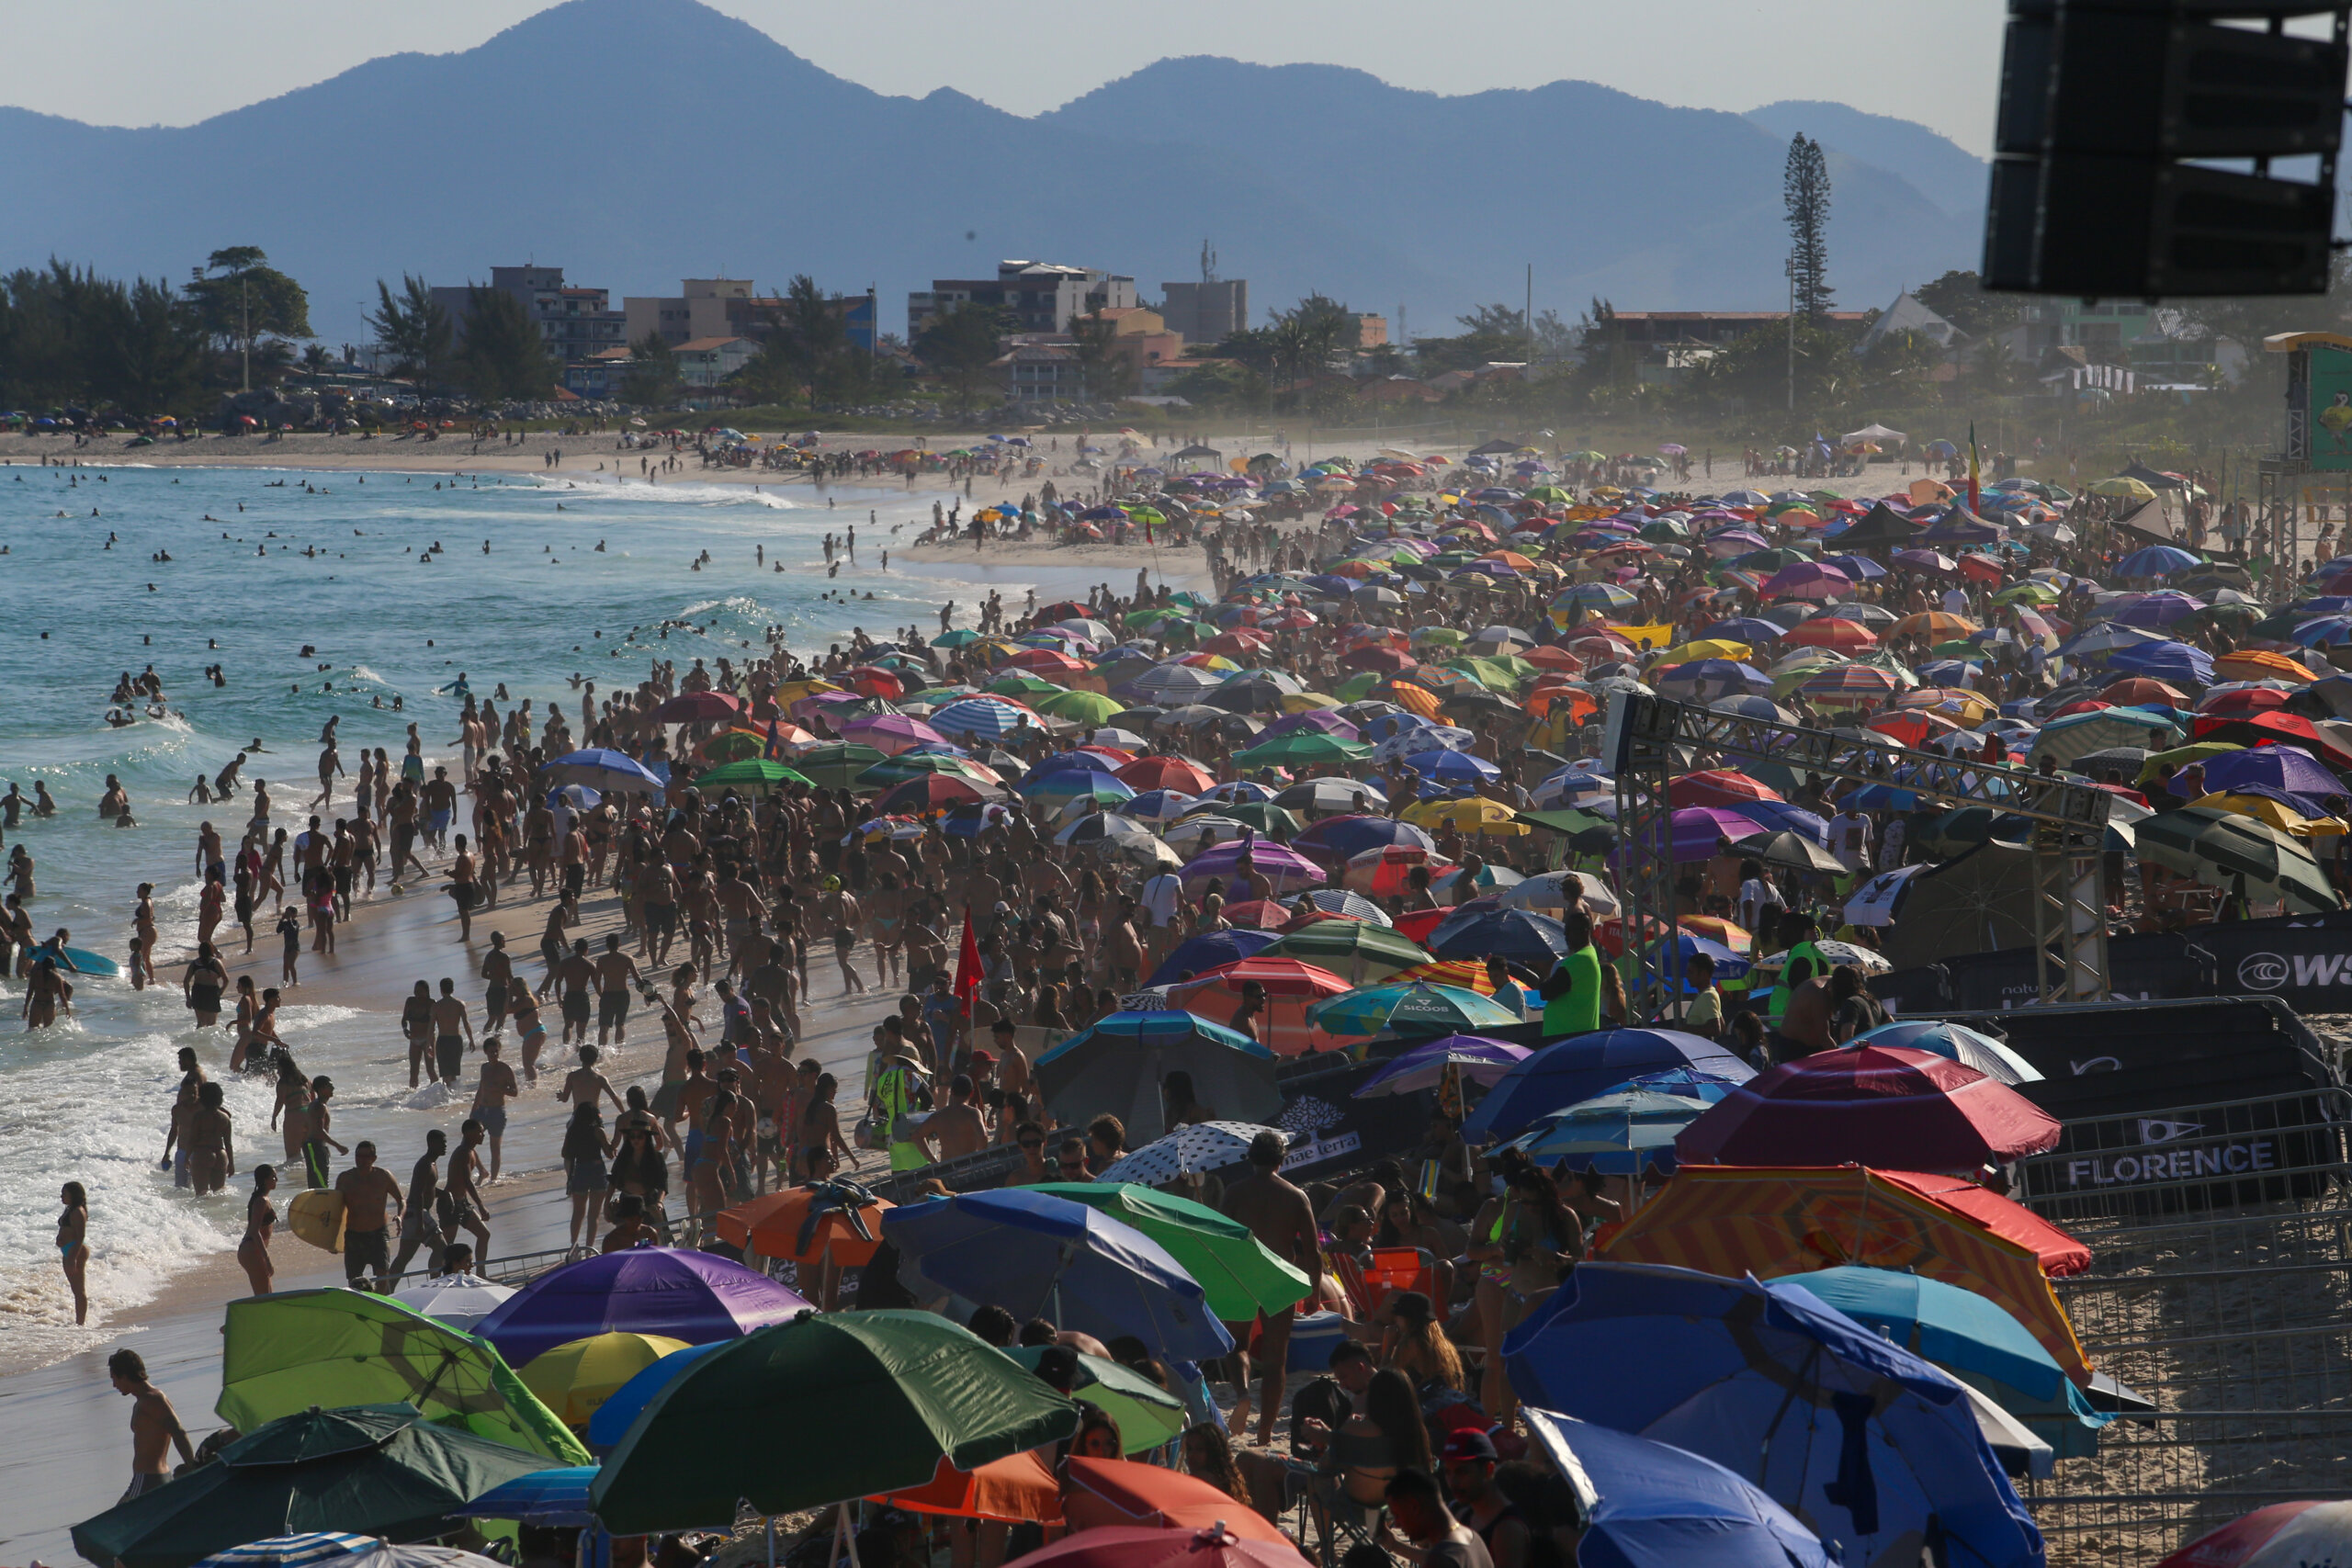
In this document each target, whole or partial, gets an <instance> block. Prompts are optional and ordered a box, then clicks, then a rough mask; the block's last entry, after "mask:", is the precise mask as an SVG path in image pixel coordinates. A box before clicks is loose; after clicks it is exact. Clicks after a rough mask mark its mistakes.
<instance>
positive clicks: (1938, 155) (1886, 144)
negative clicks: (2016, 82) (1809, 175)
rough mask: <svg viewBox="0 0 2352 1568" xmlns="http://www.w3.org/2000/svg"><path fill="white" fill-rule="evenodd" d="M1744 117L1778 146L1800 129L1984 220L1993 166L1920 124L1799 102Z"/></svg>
mask: <svg viewBox="0 0 2352 1568" xmlns="http://www.w3.org/2000/svg"><path fill="white" fill-rule="evenodd" d="M1747 118H1749V119H1752V120H1754V121H1755V122H1756V123H1757V124H1758V125H1760V126H1762V127H1763V128H1764V129H1765V130H1769V131H1770V132H1771V133H1772V134H1773V135H1774V136H1776V137H1778V138H1780V140H1781V141H1784V142H1785V141H1788V140H1789V139H1790V138H1791V137H1792V136H1794V135H1795V134H1796V133H1797V132H1799V131H1803V132H1804V133H1805V134H1806V135H1807V136H1810V137H1812V138H1813V139H1814V140H1815V141H1818V142H1820V143H1821V145H1822V146H1823V147H1824V148H1825V149H1826V150H1827V151H1829V152H1838V153H1843V154H1845V155H1846V156H1847V157H1849V158H1851V159H1853V160H1854V161H1855V162H1856V163H1860V164H1875V165H1876V166H1877V167H1879V168H1882V169H1884V170H1885V171H1886V172H1887V173H1889V174H1891V175H1896V176H1897V177H1899V178H1901V179H1904V180H1906V181H1908V182H1909V183H1910V185H1911V187H1912V188H1913V189H1915V190H1917V192H1918V193H1919V194H1920V195H1922V196H1924V197H1927V198H1928V200H1929V201H1932V202H1934V203H1935V204H1936V205H1937V206H1938V207H1940V208H1942V209H1944V210H1945V211H1946V212H1948V213H1950V214H1951V216H1952V217H1954V218H1957V219H1962V220H1966V221H1968V222H1970V223H1974V224H1981V223H1982V222H1983V221H1984V219H1985V184H1986V182H1987V181H1989V180H1990V179H1991V178H1992V177H1993V166H1992V165H1991V164H1988V163H1986V162H1985V160H1984V159H1982V158H1980V157H1978V156H1977V155H1976V154H1975V153H1973V152H1969V151H1968V150H1967V149H1966V148H1964V147H1962V146H1961V145H1960V143H1958V142H1957V141H1952V140H1951V139H1950V138H1949V137H1945V136H1939V135H1938V134H1937V133H1936V132H1934V131H1932V130H1928V128H1927V127H1926V126H1924V125H1915V124H1914V123H1912V122H1911V121H1910V120H1907V119H1896V118H1894V117H1893V116H1892V115H1883V114H1865V113H1863V112H1862V111H1861V110H1860V109H1858V108H1851V107H1848V106H1846V105H1844V104H1830V103H1823V102H1821V101H1819V100H1818V99H1804V98H1789V99H1785V100H1783V101H1782V102H1780V103H1777V104H1766V105H1765V106H1764V107H1762V108H1760V109H1750V110H1748V111H1747ZM1832 183H1833V184H1834V183H1835V176H1834V175H1833V176H1832ZM1965 265H1974V264H1973V261H1972V262H1970V263H1968V264H1965Z"/></svg>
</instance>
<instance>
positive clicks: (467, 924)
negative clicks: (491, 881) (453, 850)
mask: <svg viewBox="0 0 2352 1568" xmlns="http://www.w3.org/2000/svg"><path fill="white" fill-rule="evenodd" d="M449 897H452V898H455V899H456V900H457V901H458V942H459V943H460V944H463V943H466V942H472V941H473V939H474V905H475V903H476V902H478V901H479V900H480V899H481V884H480V883H478V882H476V881H475V880H474V857H473V856H472V855H471V854H470V853H469V852H467V849H466V836H465V835H464V834H463V833H460V834H458V858H457V860H456V861H454V862H453V863H451V864H450V866H449Z"/></svg>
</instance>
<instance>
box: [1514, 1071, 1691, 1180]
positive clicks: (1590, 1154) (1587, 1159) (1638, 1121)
mask: <svg viewBox="0 0 2352 1568" xmlns="http://www.w3.org/2000/svg"><path fill="white" fill-rule="evenodd" d="M1706 1109H1707V1102H1706V1101H1705V1100H1684V1099H1682V1098H1680V1097H1679V1096H1678V1095H1670V1094H1656V1093H1652V1092H1651V1091H1649V1090H1647V1089H1633V1090H1630V1091H1628V1092H1625V1093H1622V1094H1600V1095H1595V1096H1594V1097H1593V1098H1592V1099H1590V1100H1582V1101H1579V1102H1578V1103H1577V1104H1575V1105H1571V1106H1569V1107H1568V1108H1567V1109H1566V1111H1561V1112H1560V1113H1559V1114H1558V1115H1557V1116H1553V1117H1548V1118H1546V1119H1545V1120H1544V1122H1540V1123H1538V1124H1537V1125H1536V1126H1534V1127H1532V1128H1531V1129H1530V1130H1528V1131H1527V1132H1524V1133H1522V1134H1520V1135H1519V1136H1518V1137H1517V1138H1515V1139H1513V1140H1512V1141H1511V1146H1512V1147H1514V1148H1517V1149H1518V1150H1519V1151H1520V1152H1521V1153H1522V1154H1524V1155H1526V1156H1528V1158H1530V1159H1532V1160H1534V1161H1535V1162H1536V1163H1538V1164H1540V1165H1545V1166H1549V1165H1552V1164H1555V1163H1556V1162H1558V1161H1562V1160H1565V1161H1566V1162H1567V1166H1568V1168H1569V1169H1571V1170H1584V1169H1587V1168H1591V1169H1597V1170H1599V1171H1600V1172H1602V1173H1603V1174H1604V1175H1608V1176H1633V1175H1636V1174H1638V1173H1640V1172H1642V1171H1644V1170H1653V1169H1654V1170H1658V1171H1668V1172H1670V1171H1672V1170H1673V1169H1674V1163H1675V1156H1674V1140H1675V1138H1676V1136H1677V1135H1678V1134H1680V1133H1681V1131H1682V1129H1683V1128H1685V1127H1688V1126H1689V1125H1691V1122H1695V1121H1697V1120H1698V1119H1699V1116H1700V1114H1701V1113H1702V1112H1703V1111H1705V1110H1706Z"/></svg>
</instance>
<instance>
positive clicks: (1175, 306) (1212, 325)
mask: <svg viewBox="0 0 2352 1568" xmlns="http://www.w3.org/2000/svg"><path fill="white" fill-rule="evenodd" d="M1159 288H1160V290H1161V292H1162V293H1163V294H1164V295H1165V296H1166V299H1165V301H1164V302H1163V303H1162V304H1161V305H1160V307H1159V313H1160V316H1161V317H1162V318H1163V319H1164V320H1165V321H1167V323H1168V330H1169V331H1170V332H1171V333H1176V334H1178V335H1179V336H1181V337H1182V338H1183V340H1184V341H1185V342H1186V343H1205V344H1216V343H1223V342H1224V341H1225V340H1226V339H1227V337H1229V336H1231V335H1232V334H1233V333H1238V332H1239V331H1240V330H1241V329H1242V328H1244V327H1246V326H1248V325H1249V324H1250V280H1249V279H1248V278H1246V277H1228V278H1221V279H1216V280H1213V281H1207V282H1200V283H1163V284H1161V285H1160V286H1159Z"/></svg>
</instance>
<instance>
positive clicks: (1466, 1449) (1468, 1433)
mask: <svg viewBox="0 0 2352 1568" xmlns="http://www.w3.org/2000/svg"><path fill="white" fill-rule="evenodd" d="M1494 1457H1495V1444H1494V1439H1493V1438H1489V1437H1487V1434H1486V1433H1484V1432H1481V1431H1478V1430H1476V1428H1465V1429H1464V1430H1461V1431H1455V1432H1449V1433H1447V1434H1446V1437H1445V1448H1444V1449H1443V1450H1442V1459H1443V1460H1444V1461H1445V1462H1446V1463H1447V1464H1459V1463H1461V1462H1462V1461H1464V1460H1474V1459H1488V1460H1490V1459H1493V1458H1494Z"/></svg>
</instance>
